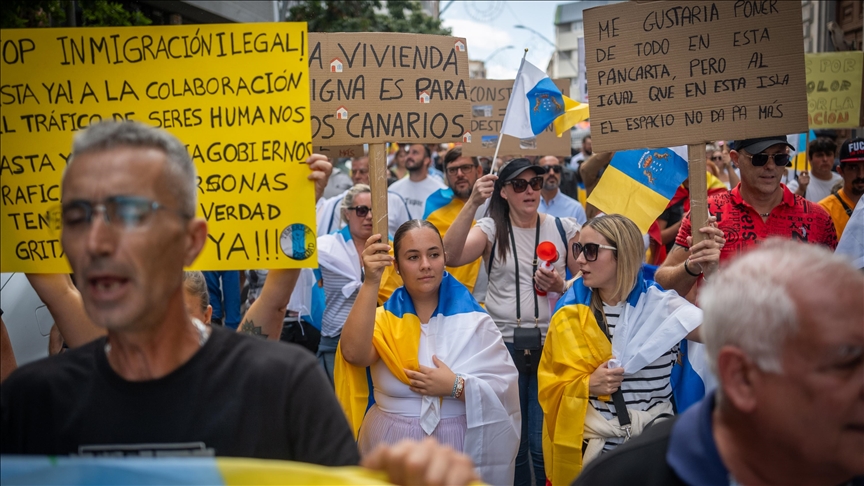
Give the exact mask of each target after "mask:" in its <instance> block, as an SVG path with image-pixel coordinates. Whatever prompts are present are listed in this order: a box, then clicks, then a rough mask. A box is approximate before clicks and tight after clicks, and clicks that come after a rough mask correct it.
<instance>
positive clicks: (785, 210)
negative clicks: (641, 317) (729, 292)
mask: <svg viewBox="0 0 864 486" xmlns="http://www.w3.org/2000/svg"><path fill="white" fill-rule="evenodd" d="M790 148H793V147H792V146H791V145H789V144H788V143H787V142H786V137H785V136H775V137H763V138H751V139H746V140H736V141H735V142H734V143H733V144H732V151H731V152H729V156H730V157H731V158H732V160H733V161H734V162H735V163H736V165H737V166H738V167H739V168H740V170H741V182H740V183H739V184H738V185H737V186H736V187H735V188H733V189H732V190H731V191H728V192H723V193H718V194H714V195H711V196H709V197H708V211H709V213H710V214H711V221H710V222H708V221H706V222H698V221H697V223H699V224H701V225H702V227H701V228H700V229H699V231H701V232H702V233H704V234H705V235H706V236H707V238H705V240H703V241H701V242H699V243H697V244H695V245H694V244H693V242H692V239H691V222H690V215H689V214H688V215H686V216H685V217H684V220H683V221H682V223H681V228H680V230H679V231H678V237H677V238H676V239H675V247H673V248H672V252H671V253H670V254H669V256H668V258H667V259H666V261H665V262H663V265H662V266H661V267H660V268H659V269H658V270H657V273H656V274H655V276H654V277H655V280H656V281H657V283H658V284H660V285H661V286H663V287H664V288H666V289H672V290H676V291H677V292H678V293H679V294H681V295H687V294H688V293H689V292H690V290H691V289H692V288H693V284H695V283H696V281H697V280H698V279H699V277H700V276H701V275H702V273H703V271H704V270H708V269H713V267H714V266H716V265H717V264H718V263H719V262H722V261H727V260H729V259H731V258H734V257H735V256H737V255H739V254H741V253H743V252H745V251H747V250H749V249H751V248H752V247H754V246H755V245H757V244H761V243H762V242H764V240H765V239H767V238H769V237H778V236H779V237H782V238H789V239H792V240H798V241H803V242H807V243H819V244H823V245H825V246H827V247H829V248H830V249H832V250H833V249H834V248H836V247H837V233H836V231H835V230H834V223H833V222H832V221H831V216H829V215H828V212H827V211H825V209H823V208H822V206H820V205H818V204H816V203H813V202H810V201H807V200H806V199H804V198H803V197H801V196H798V195H795V194H793V193H792V192H791V191H789V189H787V188H786V186H784V185H783V184H781V183H780V178H781V177H782V176H783V174H784V172H785V171H786V166H787V165H789V163H790V157H789V152H788V149H790ZM714 218H716V222H715V221H714Z"/></svg>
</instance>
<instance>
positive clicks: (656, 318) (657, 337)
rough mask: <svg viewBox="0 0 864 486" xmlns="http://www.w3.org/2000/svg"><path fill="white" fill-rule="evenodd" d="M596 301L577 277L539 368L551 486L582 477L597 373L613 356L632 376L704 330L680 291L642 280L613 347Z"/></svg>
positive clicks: (630, 299)
mask: <svg viewBox="0 0 864 486" xmlns="http://www.w3.org/2000/svg"><path fill="white" fill-rule="evenodd" d="M591 295H592V290H591V289H590V288H588V287H585V285H584V283H583V281H582V278H578V279H577V280H576V281H575V282H574V283H573V286H572V287H571V288H570V290H568V291H567V293H565V294H564V296H563V297H562V298H561V300H560V301H559V304H558V308H557V310H556V312H555V314H554V315H553V316H552V320H551V322H550V323H549V331H548V333H547V334H546V345H545V346H544V348H543V355H542V357H541V359H540V366H539V367H538V369H537V383H538V400H539V402H540V406H541V407H542V408H543V417H544V422H543V423H544V427H543V458H544V463H545V467H546V475H547V477H549V478H550V479H551V481H552V484H570V483H571V482H572V481H573V479H575V478H576V476H578V475H579V473H580V472H581V470H582V436H583V431H584V427H585V414H586V412H587V410H588V406H589V392H588V380H589V378H590V376H591V373H593V372H594V370H596V369H597V368H598V367H599V366H600V365H602V364H603V363H604V362H606V361H608V360H609V359H610V358H612V356H613V355H614V356H615V357H616V358H617V359H619V360H620V361H621V362H622V365H623V367H624V373H625V376H626V375H631V374H633V373H635V372H637V371H639V370H641V369H642V368H644V367H645V366H648V365H650V364H651V363H652V362H654V361H655V360H656V359H657V358H659V357H660V356H662V355H663V354H664V353H666V352H668V351H669V350H670V349H672V348H673V347H674V346H675V345H676V344H677V343H678V342H680V341H681V340H682V339H683V338H684V337H685V336H686V335H687V334H688V333H689V332H690V331H692V330H693V329H695V328H696V327H698V326H699V324H701V323H702V311H701V310H699V308H697V307H696V306H694V305H692V304H690V303H689V302H687V301H686V300H685V299H684V298H683V297H680V296H679V295H678V294H676V293H675V292H667V291H663V290H662V289H661V288H660V287H659V286H658V285H657V284H656V283H654V282H649V281H646V280H643V279H639V280H638V281H637V283H636V286H635V288H634V289H633V290H632V291H631V292H630V295H629V296H628V297H627V303H626V305H625V306H624V310H623V311H622V313H621V316H620V317H619V320H618V324H617V325H616V326H615V333H614V335H613V336H612V343H610V342H609V340H608V339H607V338H606V336H605V334H604V333H603V331H602V330H601V329H600V326H599V325H598V324H597V320H596V319H595V318H594V313H593V312H592V310H591ZM613 349H614V350H615V351H614V352H613ZM598 398H599V399H601V400H605V401H609V400H610V399H611V397H598Z"/></svg>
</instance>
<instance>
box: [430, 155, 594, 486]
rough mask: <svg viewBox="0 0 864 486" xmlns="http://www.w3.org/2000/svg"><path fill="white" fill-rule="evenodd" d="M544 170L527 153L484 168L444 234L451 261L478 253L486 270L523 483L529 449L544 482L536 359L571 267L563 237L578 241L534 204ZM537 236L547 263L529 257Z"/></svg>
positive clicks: (575, 227) (570, 228)
mask: <svg viewBox="0 0 864 486" xmlns="http://www.w3.org/2000/svg"><path fill="white" fill-rule="evenodd" d="M544 173H545V170H544V169H543V168H542V167H539V166H536V165H532V164H531V163H530V162H529V161H528V160H527V159H514V160H512V161H510V162H509V163H508V164H507V165H505V166H504V168H502V169H501V171H500V173H499V175H498V176H497V177H496V176H495V175H491V174H490V175H487V176H484V177H482V178H480V179H478V180H477V183H476V184H475V185H474V190H473V191H472V193H471V198H470V199H469V200H468V202H467V203H466V204H465V206H464V207H463V208H462V211H461V212H460V213H459V215H458V216H457V217H456V220H455V221H454V222H453V225H452V226H451V227H450V229H449V230H448V231H447V235H446V238H445V240H444V245H445V248H446V249H447V262H448V264H449V265H451V266H460V265H464V264H466V263H470V262H472V261H474V260H476V259H477V258H479V257H481V256H482V257H483V258H484V270H485V271H486V272H488V273H489V287H488V291H487V295H486V310H487V311H488V312H489V315H491V316H492V319H494V320H495V324H497V325H498V328H499V329H500V330H501V334H502V336H503V337H504V342H505V344H506V345H507V349H508V350H509V351H510V354H511V356H512V358H513V361H514V362H515V363H516V368H517V369H518V370H519V399H520V400H519V401H520V405H521V409H522V442H521V444H520V447H519V455H518V456H517V458H516V477H515V484H517V485H529V484H531V476H532V471H531V467H530V465H529V460H528V456H529V454H530V456H531V463H533V469H534V470H533V476H534V479H535V481H536V484H544V483H545V481H546V474H545V472H544V468H543V449H542V430H543V429H542V424H543V413H542V410H541V409H540V406H539V403H538V402H537V365H538V363H539V361H540V354H541V352H542V349H543V341H544V339H545V336H546V329H547V327H548V324H549V318H550V317H551V315H552V309H553V308H554V305H555V299H557V296H558V295H560V294H561V293H563V292H564V290H565V285H566V283H565V280H564V276H565V275H566V271H567V265H568V264H569V267H570V270H571V272H573V274H574V275H575V274H576V273H577V272H578V266H577V265H576V263H575V261H574V260H573V259H572V258H568V256H567V255H568V254H569V251H568V246H569V244H570V243H575V242H576V241H578V240H577V236H578V234H579V224H578V223H577V222H576V221H575V220H573V219H570V218H564V219H559V218H555V217H553V216H548V215H545V214H539V213H538V211H537V208H538V206H539V204H540V190H541V188H542V187H543V174H544ZM490 196H491V198H492V199H491V201H490V202H489V210H488V211H489V212H488V215H489V217H486V218H482V219H480V220H478V221H477V224H476V225H475V226H474V227H473V228H472V226H471V223H472V221H473V218H474V213H475V211H477V208H479V207H480V206H481V205H482V204H483V202H484V201H485V200H486V199H487V198H489V197H490ZM544 241H548V242H551V243H553V244H554V245H555V248H556V250H557V252H558V255H559V258H558V260H557V261H556V262H555V263H553V264H552V269H551V270H547V269H545V268H542V266H541V265H538V262H537V260H536V258H537V253H536V251H537V247H538V245H539V244H540V243H541V242H544ZM568 260H569V261H568Z"/></svg>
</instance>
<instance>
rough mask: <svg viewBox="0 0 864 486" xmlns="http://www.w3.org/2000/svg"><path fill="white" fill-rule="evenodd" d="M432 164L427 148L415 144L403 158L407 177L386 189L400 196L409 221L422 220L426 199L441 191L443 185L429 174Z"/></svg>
mask: <svg viewBox="0 0 864 486" xmlns="http://www.w3.org/2000/svg"><path fill="white" fill-rule="evenodd" d="M431 164H432V156H431V152H430V151H429V147H427V146H426V145H423V144H422V143H415V144H413V145H411V146H409V147H408V154H407V155H406V156H405V168H406V169H408V177H406V178H403V179H399V180H398V181H396V182H394V183H393V185H392V186H390V188H389V189H388V190H389V191H391V192H395V193H396V194H399V195H400V196H402V199H404V200H405V202H406V203H407V204H408V215H409V217H410V219H421V218H423V207H424V206H425V205H426V198H428V197H429V196H430V195H431V194H432V193H433V192H435V191H437V190H438V189H443V188H444V184H442V183H441V181H440V180H439V179H438V178H436V177H432V176H431V175H430V174H429V166H430V165H431Z"/></svg>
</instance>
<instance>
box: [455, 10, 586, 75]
mask: <svg viewBox="0 0 864 486" xmlns="http://www.w3.org/2000/svg"><path fill="white" fill-rule="evenodd" d="M448 2H449V0H442V1H441V3H440V5H441V8H443V7H444V6H445V5H447V3H448ZM562 3H569V2H562V1H533V2H516V1H485V2H484V1H474V0H468V1H463V0H457V1H455V2H453V4H452V5H450V7H449V8H448V9H447V10H445V11H444V13H443V14H442V15H441V19H442V21H443V23H444V25H445V26H446V27H450V28H451V29H453V35H454V36H457V37H464V38H465V39H466V40H467V42H468V55H469V57H470V58H471V59H479V60H486V59H487V58H489V56H490V55H492V54H495V55H494V56H493V57H492V58H491V59H489V60H488V61H487V62H486V77H487V78H489V79H513V78H514V77H516V71H517V70H518V69H519V61H520V59H521V58H522V52H523V49H524V48H526V47H527V48H528V58H527V59H528V61H530V62H531V63H532V64H534V65H535V66H537V67H538V68H540V69H541V70H544V71H545V70H546V65H547V64H548V63H549V59H550V58H551V57H552V53H553V52H554V51H555V49H554V48H553V47H552V46H551V45H549V43H547V42H546V41H544V40H543V39H542V38H540V37H538V36H537V35H536V34H534V33H532V32H530V31H528V30H523V29H515V28H514V27H513V26H514V25H518V24H521V25H524V26H526V27H530V28H532V29H534V30H536V31H538V32H540V33H541V34H543V36H545V37H546V38H547V39H549V40H551V41H552V42H555V7H556V6H557V5H559V4H562ZM508 45H512V46H513V47H514V48H513V49H505V50H502V51H500V52H498V53H495V50H496V49H498V48H500V47H504V46H508Z"/></svg>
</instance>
